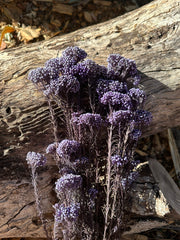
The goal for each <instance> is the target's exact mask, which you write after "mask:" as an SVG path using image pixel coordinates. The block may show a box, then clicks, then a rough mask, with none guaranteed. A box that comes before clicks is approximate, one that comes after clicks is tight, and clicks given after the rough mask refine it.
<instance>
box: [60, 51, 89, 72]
mask: <svg viewBox="0 0 180 240" xmlns="http://www.w3.org/2000/svg"><path fill="white" fill-rule="evenodd" d="M86 56H87V53H86V52H85V51H84V50H83V49H81V48H79V47H77V46H75V47H67V48H66V49H65V50H64V51H63V52H62V58H63V65H64V68H69V67H71V66H73V65H76V64H77V63H78V62H80V61H82V60H84V59H85V58H86Z"/></svg>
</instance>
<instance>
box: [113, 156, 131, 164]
mask: <svg viewBox="0 0 180 240" xmlns="http://www.w3.org/2000/svg"><path fill="white" fill-rule="evenodd" d="M111 162H112V165H116V166H117V167H122V166H124V165H125V164H126V163H128V157H127V156H126V155H125V156H124V157H122V156H120V155H113V156H111Z"/></svg>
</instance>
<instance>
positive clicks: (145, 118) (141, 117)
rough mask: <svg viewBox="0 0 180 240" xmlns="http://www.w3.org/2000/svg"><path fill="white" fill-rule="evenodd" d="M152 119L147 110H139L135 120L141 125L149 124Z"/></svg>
mask: <svg viewBox="0 0 180 240" xmlns="http://www.w3.org/2000/svg"><path fill="white" fill-rule="evenodd" d="M151 121H152V115H151V113H150V112H148V111H145V110H137V111H136V112H135V122H136V124H137V125H138V126H139V127H143V126H148V125H149V124H150V123H151Z"/></svg>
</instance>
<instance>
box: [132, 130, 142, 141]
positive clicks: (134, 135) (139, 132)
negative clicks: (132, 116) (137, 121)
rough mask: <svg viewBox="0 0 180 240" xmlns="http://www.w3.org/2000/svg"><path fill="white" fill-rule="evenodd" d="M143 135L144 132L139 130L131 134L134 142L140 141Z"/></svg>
mask: <svg viewBox="0 0 180 240" xmlns="http://www.w3.org/2000/svg"><path fill="white" fill-rule="evenodd" d="M141 135H142V131H141V130H139V129H134V130H133V131H132V132H131V133H130V138H131V139H132V140H134V141H136V142H137V141H138V140H139V138H140V137H141Z"/></svg>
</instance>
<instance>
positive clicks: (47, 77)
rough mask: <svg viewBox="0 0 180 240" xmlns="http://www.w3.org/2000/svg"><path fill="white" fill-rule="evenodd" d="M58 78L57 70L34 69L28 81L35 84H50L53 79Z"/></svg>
mask: <svg viewBox="0 0 180 240" xmlns="http://www.w3.org/2000/svg"><path fill="white" fill-rule="evenodd" d="M57 77H58V74H57V72H56V71H55V70H53V69H51V68H46V67H44V68H40V67H39V68H36V69H33V70H31V71H30V72H29V74H28V79H29V80H31V81H32V82H33V83H35V84H38V83H43V84H49V83H50V81H51V80H52V79H54V78H57Z"/></svg>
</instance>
